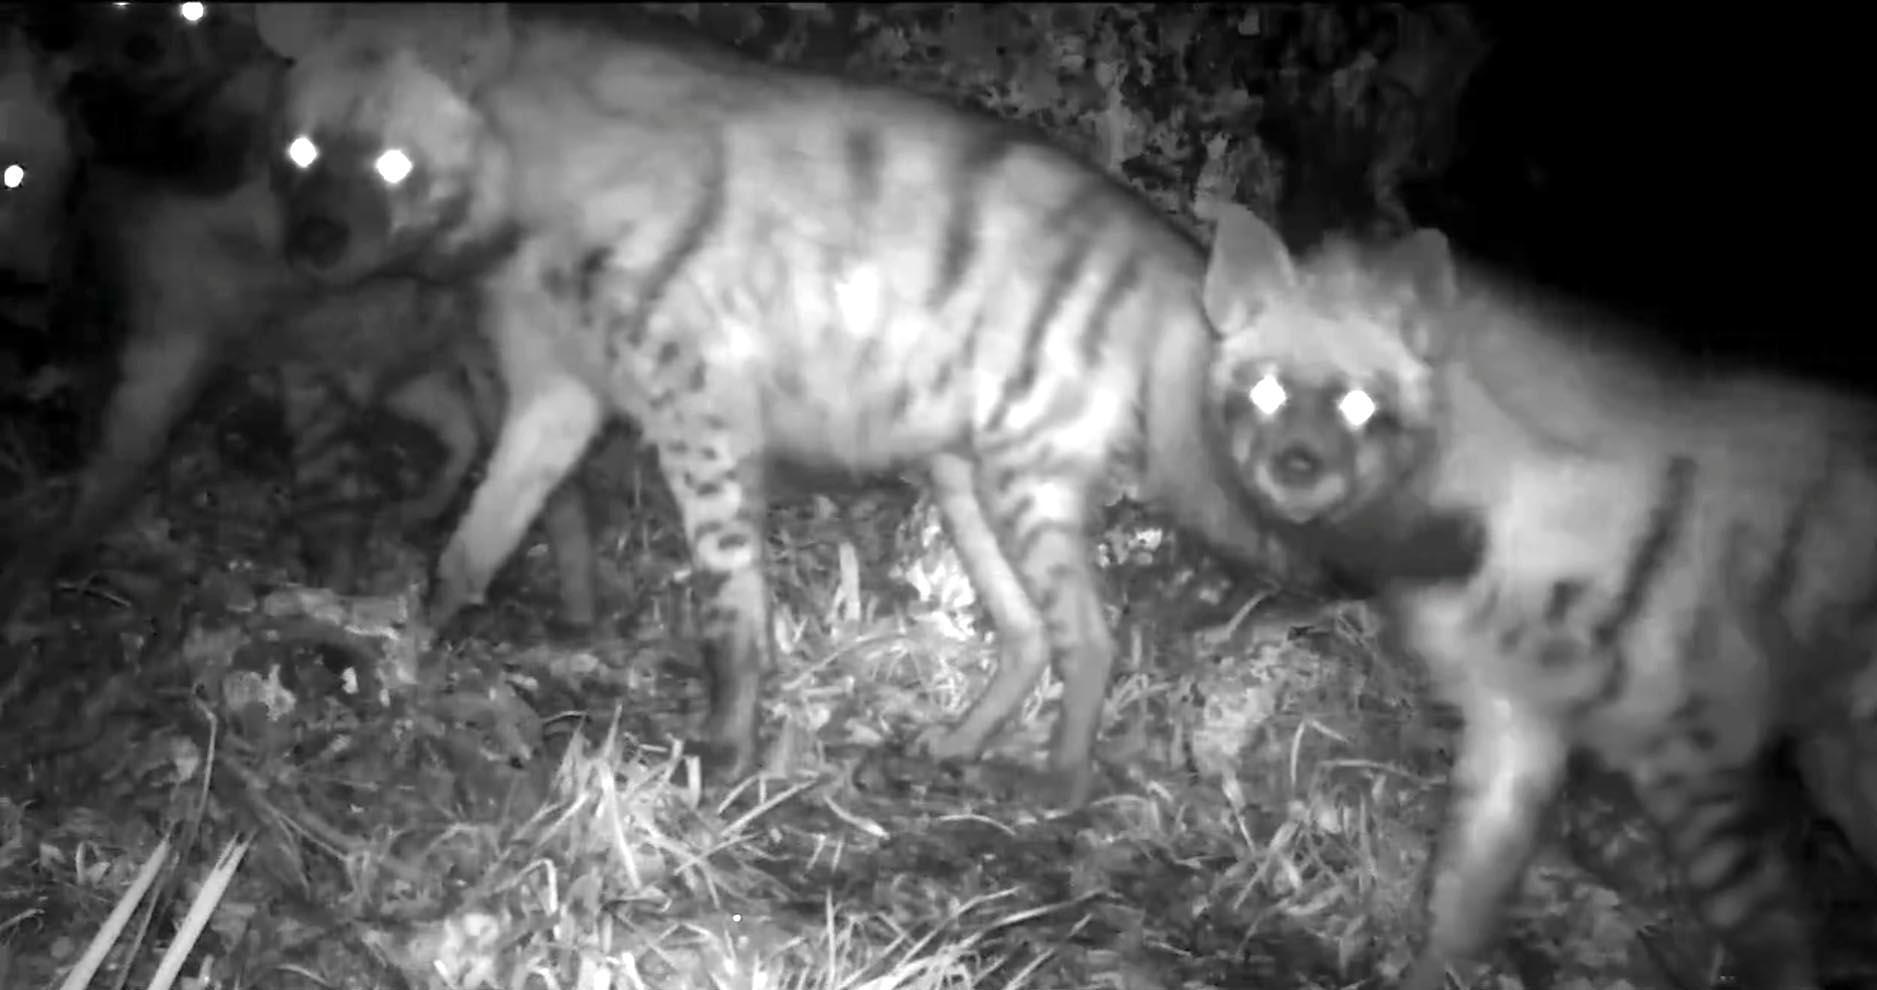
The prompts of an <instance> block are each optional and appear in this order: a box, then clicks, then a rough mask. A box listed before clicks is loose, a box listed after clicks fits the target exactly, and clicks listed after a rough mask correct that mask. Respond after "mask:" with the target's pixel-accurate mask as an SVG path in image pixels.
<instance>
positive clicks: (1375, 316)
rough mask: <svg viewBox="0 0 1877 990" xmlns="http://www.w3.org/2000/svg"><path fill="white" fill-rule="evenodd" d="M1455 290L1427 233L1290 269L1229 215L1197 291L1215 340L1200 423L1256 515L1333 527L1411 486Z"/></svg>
mask: <svg viewBox="0 0 1877 990" xmlns="http://www.w3.org/2000/svg"><path fill="white" fill-rule="evenodd" d="M1452 285H1453V269H1452V260H1451V257H1450V256H1449V254H1448V252H1447V245H1446V240H1445V239H1444V238H1443V237H1441V235H1440V234H1438V233H1436V232H1434V231H1431V230H1424V231H1420V232H1418V233H1416V234H1413V235H1410V236H1408V237H1406V238H1403V239H1402V240H1400V241H1398V242H1396V243H1394V244H1392V245H1390V246H1389V247H1387V248H1385V249H1379V250H1371V251H1366V252H1359V251H1357V250H1356V248H1355V247H1354V246H1353V245H1350V244H1347V243H1343V242H1339V241H1333V242H1331V243H1328V244H1326V245H1325V246H1323V247H1322V248H1321V249H1319V250H1317V251H1315V252H1313V253H1311V254H1309V255H1306V256H1304V257H1303V258H1300V259H1297V260H1296V261H1293V259H1292V258H1291V256H1290V253H1289V252H1288V251H1287V250H1286V249H1285V247H1284V244H1283V241H1282V240H1280V239H1279V237H1278V236H1277V234H1276V233H1275V232H1273V231H1272V230H1271V228H1270V227H1269V226H1267V225H1266V224H1265V223H1264V222H1263V221H1261V220H1259V219H1258V218H1257V217H1256V216H1254V215H1253V214H1252V213H1251V212H1250V211H1248V210H1246V209H1244V208H1243V207H1237V206H1228V207H1226V208H1225V210H1224V211H1223V212H1222V214H1221V216H1220V218H1219V223H1218V231H1217V234H1216V236H1215V237H1214V240H1213V245H1212V257H1211V260H1210V262H1209V263H1208V268H1207V271H1206V279H1205V289H1204V304H1205V308H1206V314H1207V316H1208V318H1209V319H1211V321H1212V322H1213V324H1214V326H1215V327H1216V328H1217V329H1218V331H1219V333H1220V335H1221V342H1220V351H1219V360H1218V361H1217V362H1216V363H1215V365H1214V366H1213V369H1212V373H1211V376H1210V380H1209V381H1208V384H1207V387H1208V389H1209V395H1208V396H1207V403H1208V412H1209V414H1210V415H1211V416H1212V417H1213V420H1212V421H1213V423H1214V425H1215V426H1216V427H1217V428H1218V430H1219V431H1220V435H1221V436H1222V437H1223V439H1224V441H1225V443H1226V444H1227V448H1228V450H1229V452H1230V456H1231V460H1232V464H1233V466H1234V468H1235V470H1236V472H1237V473H1238V475H1239V482H1240V484H1241V485H1242V486H1243V487H1244V489H1245V491H1246V493H1247V494H1248V495H1249V496H1250V497H1251V498H1252V500H1253V502H1254V503H1255V504H1256V505H1257V506H1258V507H1259V508H1260V509H1261V510H1262V511H1264V512H1267V513H1269V514H1271V515H1273V516H1275V517H1277V518H1279V519H1282V520H1284V521H1286V522H1290V523H1294V524H1299V525H1316V524H1323V525H1334V524H1338V523H1342V522H1345V521H1348V520H1351V519H1353V518H1356V517H1360V516H1363V515H1364V514H1365V510H1368V509H1371V508H1374V507H1375V506H1376V505H1377V504H1378V503H1380V502H1382V501H1387V500H1391V499H1392V498H1393V497H1394V496H1398V495H1400V494H1402V493H1403V489H1404V486H1407V485H1410V484H1411V483H1412V478H1413V476H1414V475H1415V474H1416V473H1417V469H1418V468H1420V467H1422V466H1423V465H1424V464H1425V463H1426V461H1427V459H1428V457H1429V456H1431V451H1432V442H1433V440H1434V430H1435V428H1436V426H1437V425H1438V417H1439V411H1440V410H1439V395H1438V391H1437V389H1436V387H1435V386H1436V383H1437V379H1436V375H1435V367H1436V365H1437V362H1438V361H1439V360H1440V358H1441V355H1440V354H1439V353H1437V345H1438V344H1440V342H1441V340H1442V338H1443V335H1442V334H1440V333H1438V331H1441V330H1444V329H1446V322H1447V321H1446V320H1444V319H1443V314H1444V311H1445V308H1446V304H1447V303H1449V302H1450V301H1451V300H1452V297H1453V294H1454V290H1453V288H1452Z"/></svg>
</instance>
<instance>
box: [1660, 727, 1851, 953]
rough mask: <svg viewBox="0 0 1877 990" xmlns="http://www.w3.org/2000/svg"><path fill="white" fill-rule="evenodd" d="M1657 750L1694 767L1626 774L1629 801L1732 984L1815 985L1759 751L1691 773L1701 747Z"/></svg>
mask: <svg viewBox="0 0 1877 990" xmlns="http://www.w3.org/2000/svg"><path fill="white" fill-rule="evenodd" d="M1664 748H1665V750H1667V751H1668V752H1670V753H1671V754H1673V753H1681V754H1698V756H1697V760H1683V759H1677V760H1674V761H1673V762H1669V761H1667V760H1657V761H1652V763H1651V765H1650V766H1649V767H1647V768H1646V769H1643V770H1640V771H1638V772H1636V773H1633V774H1632V781H1633V783H1634V784H1635V787H1636V794H1637V798H1638V800H1639V801H1640V802H1641V804H1642V807H1643V810H1644V813H1645V814H1646V815H1647V816H1648V817H1649V819H1650V820H1651V821H1652V822H1654V823H1655V825H1656V827H1657V828H1658V829H1659V830H1660V831H1661V834H1662V837H1663V840H1664V843H1665V845H1666V846H1667V849H1668V852H1669V856H1670V858H1671V859H1672V860H1673V861H1674V863H1675V865H1676V868H1677V870H1678V872H1679V873H1680V875H1681V879H1682V882H1683V885H1684V889H1685V890H1686V892H1687V895H1688V897H1689V899H1690V900H1691V901H1692V902H1693V904H1694V906H1695V910H1696V912H1697V913H1698V914H1699V915H1700V916H1701V919H1702V920H1703V921H1705V922H1706V923H1707V924H1708V925H1709V926H1710V927H1711V928H1712V929H1713V930H1714V931H1715V933H1716V934H1718V935H1719V936H1720V937H1721V939H1722V941H1723V942H1724V943H1725V944H1726V945H1727V947H1728V949H1729V951H1730V953H1731V954H1732V955H1733V957H1734V963H1735V967H1736V975H1737V978H1738V980H1739V982H1740V985H1741V986H1743V987H1745V988H1748V990H1808V988H1815V987H1818V986H1819V983H1818V978H1817V974H1816V972H1815V969H1814V967H1815V955H1814V948H1815V947H1814V945H1813V922H1812V918H1811V917H1810V913H1809V911H1808V908H1807V906H1806V904H1805V902H1804V899H1803V897H1802V896H1801V894H1800V891H1799V888H1798V885H1797V883H1796V882H1795V879H1794V875H1793V870H1792V866H1791V864H1790V863H1789V862H1787V859H1786V856H1785V853H1784V850H1783V849H1782V848H1781V846H1780V844H1779V821H1778V819H1777V818H1776V816H1775V815H1773V814H1772V813H1771V811H1772V809H1770V808H1769V807H1767V805H1766V802H1765V800H1764V795H1763V794H1762V774H1763V773H1764V770H1763V767H1762V766H1761V764H1760V762H1759V760H1758V755H1759V754H1758V753H1757V752H1754V753H1749V754H1746V755H1744V756H1742V757H1740V758H1738V759H1732V760H1726V761H1720V760H1715V761H1713V762H1711V763H1710V764H1709V765H1707V766H1698V765H1696V764H1697V763H1698V760H1699V759H1700V758H1705V757H1706V756H1707V755H1708V752H1707V751H1708V749H1709V747H1708V746H1707V745H1706V744H1705V738H1703V737H1699V736H1697V734H1695V733H1689V734H1687V736H1686V737H1685V738H1678V739H1675V740H1673V741H1671V742H1670V743H1669V744H1668V745H1667V746H1666V747H1664ZM1671 767H1672V768H1673V769H1670V768H1671Z"/></svg>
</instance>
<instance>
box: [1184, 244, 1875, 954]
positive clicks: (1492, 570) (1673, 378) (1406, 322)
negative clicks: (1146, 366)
mask: <svg viewBox="0 0 1877 990" xmlns="http://www.w3.org/2000/svg"><path fill="white" fill-rule="evenodd" d="M1213 264H1214V267H1213V268H1212V269H1211V270H1210V271H1209V272H1208V274H1207V278H1206V288H1205V301H1206V308H1207V311H1208V312H1210V313H1211V314H1212V315H1213V318H1214V320H1215V321H1216V322H1217V323H1218V324H1219V325H1220V326H1222V327H1227V328H1229V329H1230V331H1231V332H1230V334H1229V336H1228V338H1227V339H1226V341H1225V342H1224V344H1223V346H1222V358H1221V360H1220V361H1219V362H1218V364H1217V365H1216V367H1215V371H1214V374H1213V376H1212V379H1211V382H1210V389H1211V394H1212V401H1213V408H1214V411H1215V415H1216V416H1217V417H1218V420H1219V422H1220V424H1221V433H1222V435H1223V436H1224V437H1225V438H1226V441H1227V446H1228V449H1229V451H1230V452H1231V455H1232V457H1233V458H1234V460H1235V462H1236V463H1237V465H1238V469H1239V473H1240V477H1241V478H1242V479H1243V482H1244V486H1245V489H1246V490H1247V491H1248V492H1249V493H1251V494H1252V495H1253V496H1254V497H1255V498H1256V499H1257V500H1258V502H1259V503H1260V504H1261V505H1262V506H1263V507H1264V509H1265V510H1266V511H1269V512H1271V513H1273V514H1274V515H1278V516H1281V517H1282V518H1284V519H1286V520H1289V521H1290V522H1291V523H1293V524H1295V525H1297V526H1299V527H1300V528H1301V529H1302V530H1303V531H1304V532H1306V533H1314V534H1319V535H1323V536H1326V537H1333V539H1330V540H1328V541H1327V542H1326V543H1325V544H1324V545H1325V546H1326V547H1327V548H1329V549H1328V552H1332V553H1335V554H1336V555H1338V556H1339V557H1341V558H1342V562H1343V563H1344V565H1345V566H1348V567H1350V568H1352V569H1354V570H1357V571H1358V572H1366V573H1368V574H1370V575H1372V576H1373V577H1374V578H1375V579H1376V580H1377V582H1378V584H1380V585H1382V586H1383V587H1384V588H1385V590H1384V592H1383V593H1382V598H1381V600H1382V602H1383V604H1384V606H1385V608H1386V611H1387V613H1388V614H1389V616H1390V619H1391V622H1392V625H1393V628H1394V631H1395V632H1396V634H1398V635H1399V637H1400V639H1401V642H1402V643H1403V645H1404V646H1405V647H1406V648H1407V649H1408V650H1409V651H1411V652H1412V653H1413V654H1414V655H1416V656H1418V657H1419V658H1420V659H1421V660H1423V661H1424V662H1425V663H1426V664H1427V666H1428V668H1429V670H1430V672H1431V674H1432V675H1433V679H1434V681H1435V684H1436V687H1437V689H1438V690H1439V691H1440V693H1441V694H1443V695H1444V696H1445V697H1446V698H1447V699H1448V700H1449V701H1451V702H1453V703H1454V704H1456V705H1457V706H1458V707H1459V708H1460V709H1461V710H1462V712H1463V714H1464V717H1465V721H1466V726H1465V730H1464V735H1463V739H1462V743H1461V746H1460V753H1459V758H1458V761H1457V765H1456V767H1455V770H1454V779H1453V793H1452V796H1451V799H1450V807H1449V818H1450V821H1449V825H1448V829H1447V834H1446V836H1445V838H1444V840H1443V842H1442V843H1441V845H1440V847H1439V849H1438V851H1437V854H1436V859H1435V863H1434V866H1433V869H1432V873H1431V877H1432V884H1431V888H1430V893H1429V900H1428V910H1429V916H1430V924H1431V930H1430V933H1429V936H1428V941H1427V945H1426V948H1425V950H1424V951H1423V953H1422V955H1421V957H1420V959H1419V961H1418V962H1417V963H1416V967H1415V969H1414V970H1413V971H1412V972H1411V973H1410V974H1409V976H1408V978H1407V980H1406V981H1405V983H1404V986H1405V987H1407V988H1409V990H1437V988H1438V987H1439V986H1441V985H1442V983H1443V981H1444V970H1445V968H1446V966H1447V965H1448V964H1450V963H1461V962H1465V961H1467V960H1468V959H1469V958H1470V957H1474V956H1477V955H1478V954H1479V953H1481V952H1482V951H1483V950H1484V949H1485V948H1486V947H1487V945H1488V943H1489V941H1490V938H1491V933H1492V932H1493V931H1494V928H1495V927H1496V923H1497V920H1498V915H1499V913H1500V911H1501V910H1502V908H1503V906H1504V903H1505V901H1506V900H1507V899H1508V898H1509V897H1510V896H1511V894H1512V892H1513V891H1514V890H1515V888H1516V885H1517V882H1518V880H1519V878H1520V876H1521V874H1522V872H1523V870H1524V868H1525V866H1526V864H1527V862H1528V861H1529V858H1530V856H1531V855H1532V852H1533V849H1534V845H1535V843H1536V841H1537V836H1538V833H1539V830H1540V827H1541V822H1542V819H1543V817H1544V815H1545V813H1546V812H1547V810H1548V808H1549V807H1550V805H1551V804H1552V803H1553V802H1554V800H1555V799H1556V797H1557V794H1558V792H1559V789H1560V787H1561V785H1562V784H1563V782H1564V780H1565V776H1566V766H1567V762H1568V760H1569V758H1570V757H1571V756H1572V755H1573V753H1584V754H1588V755H1590V756H1592V757H1594V758H1595V759H1596V760H1598V761H1600V762H1601V763H1602V764H1603V765H1604V766H1606V767H1608V768H1609V769H1611V770H1614V771H1616V772H1618V773H1620V774H1622V775H1623V776H1625V777H1626V778H1627V779H1628V781H1629V783H1630V784H1631V786H1632V787H1633V789H1634V793H1635V795H1636V797H1637V799H1638V802H1639V804H1640V806H1641V807H1642V809H1643V810H1644V812H1645V813H1646V814H1647V816H1648V817H1649V818H1650V819H1651V820H1652V821H1653V822H1654V823H1655V824H1656V825H1657V826H1659V828H1660V829H1661V832H1662V835H1663V836H1664V838H1665V840H1666V848H1667V851H1668V853H1669V854H1670V857H1671V859H1672V860H1673V861H1674V862H1675V863H1676V864H1677V866H1678V868H1679V870H1680V873H1681V877H1682V880H1683V881H1684V883H1685V887H1686V889H1687V892H1688V893H1689V894H1690V895H1691V897H1692V899H1693V901H1694V903H1695V905H1696V907H1697V908H1698V910H1699V913H1700V914H1701V916H1702V917H1703V918H1704V919H1705V920H1706V921H1707V922H1708V923H1709V924H1710V925H1711V926H1712V927H1713V928H1714V929H1715V930H1716V931H1717V933H1718V934H1720V935H1721V936H1722V937H1723V939H1724V940H1725V941H1726V942H1727V944H1728V945H1729V946H1730V947H1731V949H1732V950H1733V952H1734V954H1735V955H1736V956H1737V964H1738V966H1739V967H1740V973H1741V975H1742V977H1743V985H1745V986H1750V987H1754V988H1758V990H1794V988H1805V987H1817V986H1819V985H1820V984H1819V982H1818V979H1817V975H1816V973H1815V972H1814V962H1813V958H1814V957H1813V951H1812V949H1813V947H1812V944H1811V942H1812V935H1811V923H1810V920H1809V919H1808V918H1807V916H1806V913H1807V909H1806V906H1805V904H1804V901H1803V899H1802V898H1801V896H1800V892H1799V891H1798V890H1797V889H1796V888H1795V884H1794V882H1793V878H1792V872H1791V867H1790V865H1789V864H1788V863H1787V862H1785V861H1784V858H1783V855H1782V853H1781V852H1780V850H1779V849H1778V848H1777V846H1776V845H1775V843H1774V841H1773V840H1774V836H1773V835H1771V834H1769V831H1768V827H1769V825H1771V824H1773V822H1774V821H1775V819H1773V818H1772V817H1771V816H1768V815H1767V814H1765V810H1766V809H1765V808H1764V807H1763V806H1762V805H1761V803H1760V797H1759V794H1758V793H1757V789H1758V786H1759V783H1760V782H1761V780H1762V779H1763V778H1762V777H1761V776H1760V773H1759V761H1760V760H1761V759H1762V758H1763V757H1764V755H1765V754H1766V753H1767V751H1768V747H1769V746H1770V745H1772V744H1773V743H1775V742H1776V741H1778V740H1780V739H1782V738H1792V739H1794V740H1795V741H1796V742H1797V743H1798V744H1799V747H1800V750H1801V752H1802V754H1805V755H1802V757H1801V760H1800V762H1801V763H1802V764H1803V765H1805V766H1806V767H1807V771H1808V774H1810V775H1811V778H1812V779H1809V780H1808V784H1809V785H1810V786H1811V787H1812V788H1813V789H1814V791H1815V792H1817V791H1824V792H1826V793H1820V795H1819V796H1820V798H1821V799H1822V803H1824V804H1825V805H1826V806H1827V807H1828V808H1829V809H1830V810H1831V812H1832V813H1833V814H1834V816H1835V817H1836V818H1837V819H1838V821H1839V824H1840V825H1842V826H1843V827H1844V828H1845V829H1846V831H1847V832H1849V833H1851V834H1852V835H1853V836H1854V845H1855V846H1856V847H1857V848H1858V849H1860V850H1861V851H1862V852H1863V854H1864V855H1866V856H1871V855H1873V852H1877V846H1873V842H1872V840H1873V838H1877V831H1873V830H1877V804H1873V803H1872V801H1871V791H1870V787H1869V778H1870V777H1871V775H1872V774H1873V773H1874V772H1877V762H1873V760H1874V758H1877V747H1873V746H1871V745H1870V744H1869V743H1870V739H1871V736H1872V731H1871V730H1872V727H1873V725H1877V722H1873V721H1872V716H1873V711H1872V708H1871V706H1870V705H1869V704H1868V703H1867V701H1858V700H1854V699H1857V698H1858V697H1859V695H1860V693H1861V694H1862V695H1863V696H1864V697H1865V698H1866V699H1868V698H1869V691H1868V689H1869V687H1870V684H1869V682H1870V681H1871V680H1872V679H1873V678H1874V677H1877V668H1874V667H1873V664H1872V659H1873V656H1872V647H1873V645H1874V644H1877V625H1874V623H1877V553H1873V548H1877V417H1874V416H1873V410H1872V408H1870V407H1869V406H1868V405H1867V404H1865V403H1864V402H1861V401H1858V400H1855V399H1852V398H1850V397H1847V396H1843V395H1839V394H1836V393H1834V392H1832V391H1829V390H1827V389H1825V388H1823V387H1819V386H1816V385H1812V384H1807V383H1802V382H1798V381H1792V380H1787V379H1782V378H1777V377H1773V376H1770V375H1764V374H1756V373H1747V372H1732V371H1727V372H1723V371H1720V370H1717V369H1715V370H1711V369H1699V370H1698V369H1696V368H1692V367H1687V366H1681V367H1677V366H1676V365H1674V364H1673V363H1672V362H1670V361H1669V360H1667V359H1666V357H1665V356H1663V355H1655V354H1645V353H1644V352H1643V351H1642V350H1640V348H1639V346H1638V345H1636V344H1635V342H1634V341H1623V340H1620V339H1612V338H1611V337H1610V336H1609V335H1608V333H1599V332H1597V331H1598V330H1599V329H1601V328H1610V329H1612V330H1620V328H1617V327H1616V326H1615V324H1614V323H1613V321H1612V320H1611V319H1610V318H1609V317H1607V316H1603V315H1599V314H1596V313H1593V312H1591V311H1589V310H1587V309H1580V308H1574V307H1572V306H1569V305H1566V304H1564V303H1562V302H1559V301H1556V300H1551V299H1545V298H1541V297H1540V296H1538V295H1537V294H1536V293H1535V292H1533V291H1531V290H1529V289H1526V288H1523V287H1520V286H1517V285H1514V284H1512V283H1510V282H1505V281H1500V280H1497V279H1495V278H1492V277H1489V276H1488V275H1486V274H1485V273H1482V272H1476V271H1474V270H1473V269H1471V268H1467V269H1457V268H1456V266H1455V264H1454V261H1453V259H1452V257H1451V255H1450V253H1449V251H1448V248H1447V244H1446V241H1445V240H1444V239H1443V238H1442V237H1441V236H1440V235H1439V234H1437V233H1434V232H1432V231H1425V230H1424V231H1421V232H1418V233H1416V234H1414V235H1411V236H1409V237H1407V238H1404V239H1402V240H1399V241H1397V242H1395V243H1394V244H1392V245H1389V246H1387V247H1386V248H1375V249H1371V250H1366V251H1365V250H1358V249H1357V248H1355V247H1353V246H1351V245H1348V244H1333V245H1331V246H1330V247H1328V248H1326V249H1324V250H1322V251H1320V252H1318V253H1316V254H1313V255H1311V256H1309V257H1308V258H1307V259H1306V260H1304V261H1302V262H1299V263H1293V261H1292V259H1291V258H1290V256H1289V255H1288V254H1287V252H1286V251H1285V249H1284V248H1283V246H1282V245H1281V244H1280V243H1279V242H1278V241H1277V240H1276V239H1275V238H1274V237H1272V236H1271V234H1270V231H1269V230H1268V229H1266V228H1265V227H1264V226H1263V225H1262V224H1260V223H1258V222H1257V221H1256V220H1254V219H1252V218H1250V217H1249V216H1228V217H1227V218H1225V219H1223V220H1222V221H1221V223H1220V229H1219V234H1218V240H1217V242H1216V244H1215V248H1214V254H1213ZM1351 533H1356V534H1361V538H1360V539H1351V538H1349V536H1348V534H1351ZM1435 533H1438V534H1445V535H1444V536H1443V537H1441V538H1442V539H1446V540H1449V541H1452V542H1453V543H1455V544H1456V545H1461V546H1463V547H1464V552H1468V553H1472V554H1474V555H1475V557H1476V566H1474V567H1473V568H1471V569H1470V570H1469V571H1468V572H1467V573H1464V574H1456V575H1450V576H1447V577H1444V578H1441V579H1437V580H1426V579H1422V578H1412V577H1409V576H1406V575H1404V574H1403V573H1402V572H1401V565H1402V564H1403V563H1404V559H1403V557H1404V553H1403V548H1404V547H1405V546H1409V545H1411V544H1415V543H1422V544H1425V543H1426V542H1427V541H1428V540H1429V534H1435ZM1860 682H1862V690H1861V691H1860V689H1859V685H1860ZM1860 761H1861V762H1862V764H1863V765H1862V767H1859V766H1857V765H1856V764H1857V763H1859V762H1860ZM1832 773H1835V774H1837V775H1839V776H1838V778H1837V779H1836V780H1824V779H1819V778H1821V777H1824V776H1826V775H1828V774H1832ZM1847 774H1848V775H1849V777H1850V778H1852V779H1854V780H1855V781H1862V783H1861V784H1859V785H1858V786H1857V787H1855V788H1852V789H1849V790H1848V791H1847V790H1846V789H1844V788H1842V787H1838V786H1833V785H1837V784H1840V783H1842V781H1843V780H1844V779H1845V775H1847Z"/></svg>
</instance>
